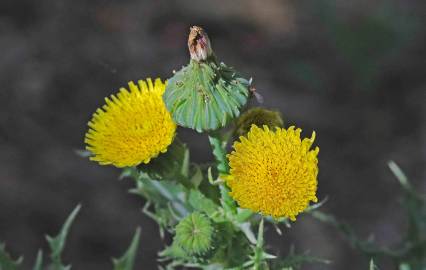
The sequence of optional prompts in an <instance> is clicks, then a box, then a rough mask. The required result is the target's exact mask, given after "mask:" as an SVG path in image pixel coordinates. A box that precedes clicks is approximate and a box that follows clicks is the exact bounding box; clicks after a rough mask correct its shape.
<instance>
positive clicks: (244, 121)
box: [235, 107, 284, 137]
mask: <svg viewBox="0 0 426 270" xmlns="http://www.w3.org/2000/svg"><path fill="white" fill-rule="evenodd" d="M253 124H254V125H256V126H258V127H262V126H264V125H266V126H268V127H269V128H271V129H273V128H275V127H283V125H284V122H283V119H282V117H281V113H280V112H278V111H271V110H267V109H264V108H259V107H256V108H252V109H250V110H248V111H247V112H245V113H243V114H242V115H241V116H240V117H239V118H238V120H237V125H236V129H235V135H236V136H237V137H240V136H244V135H246V134H247V133H248V132H249V130H250V128H251V126H252V125H253Z"/></svg>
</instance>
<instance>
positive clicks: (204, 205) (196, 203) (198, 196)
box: [188, 189, 218, 216]
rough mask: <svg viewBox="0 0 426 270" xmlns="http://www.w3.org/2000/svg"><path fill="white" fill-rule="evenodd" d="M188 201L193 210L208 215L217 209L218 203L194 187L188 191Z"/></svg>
mask: <svg viewBox="0 0 426 270" xmlns="http://www.w3.org/2000/svg"><path fill="white" fill-rule="evenodd" d="M188 202H189V204H190V205H191V206H192V207H193V208H194V209H195V210H198V211H200V212H205V213H206V214H207V215H209V216H211V215H213V214H214V213H215V212H217V211H218V205H216V204H215V203H214V202H213V201H212V200H210V199H208V198H206V196H204V194H203V193H201V192H200V191H198V190H196V189H191V191H190V192H189V197H188Z"/></svg>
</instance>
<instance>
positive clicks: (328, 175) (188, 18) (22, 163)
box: [0, 0, 426, 270]
mask: <svg viewBox="0 0 426 270" xmlns="http://www.w3.org/2000/svg"><path fill="white" fill-rule="evenodd" d="M425 10H426V6H425V3H424V1H422V0H412V1H404V0H391V1H379V0H374V1H372V0H368V1H367V0H360V1H355V0H351V1H327V0H318V1H278V0H264V1H260V0H234V1H225V0H223V1H206V0H201V1H200V0H199V1H189V0H187V1H176V0H175V1H170V0H161V1H160V0H158V1H142V0H126V1H124V0H123V1H113V0H91V1H71V0H68V1H66V0H50V1H49V0H37V1H36V0H32V1H31V0H2V1H1V3H0V52H1V54H0V84H1V86H2V89H1V90H0V101H1V106H0V242H6V243H7V247H8V249H9V251H11V253H12V254H13V255H15V256H16V255H18V254H23V255H24V257H25V261H24V266H25V267H24V269H29V268H30V265H31V264H32V263H33V261H34V258H35V254H36V252H37V249H38V247H42V248H44V249H45V250H46V251H47V245H46V243H45V239H44V234H46V233H49V234H54V233H56V232H57V231H58V230H59V227H60V226H61V224H62V223H63V221H64V220H65V218H66V216H67V215H68V214H69V212H70V211H71V210H72V209H73V208H74V206H75V205H76V204H78V203H82V205H83V209H82V211H81V213H80V215H79V216H78V218H77V220H76V222H75V224H74V226H73V228H72V232H71V235H70V237H69V239H68V243H67V247H66V250H65V254H64V255H65V261H66V262H70V263H72V265H73V269H110V268H111V263H110V257H112V256H118V255H120V254H121V253H122V252H123V251H124V250H125V248H127V245H128V243H129V241H130V238H131V236H132V235H133V233H134V230H135V228H136V227H137V226H141V227H142V245H141V248H140V250H139V251H140V252H139V254H138V259H137V267H138V268H137V269H156V266H155V265H156V253H157V251H158V250H159V249H161V248H162V247H163V245H162V243H161V242H160V241H159V234H158V231H157V227H156V224H155V223H154V222H153V221H152V220H150V219H149V218H148V217H146V216H144V215H142V213H141V211H140V210H141V207H142V205H143V201H141V200H140V199H139V198H137V197H135V196H134V195H130V194H128V193H127V189H128V188H129V187H131V186H132V183H131V182H130V181H129V180H125V181H118V180H117V178H118V175H119V173H120V172H119V170H118V169H115V168H112V167H101V166H98V165H97V164H95V163H93V162H89V161H88V160H86V159H83V158H80V157H79V156H77V155H76V154H75V153H74V150H75V149H81V148H83V147H84V145H83V136H84V133H85V131H86V123H87V121H88V120H89V119H90V117H91V114H92V113H93V112H94V111H95V109H96V108H97V107H98V106H100V105H102V103H103V97H105V96H107V95H110V94H112V93H114V92H115V91H116V90H117V89H118V88H119V87H120V86H123V85H125V84H126V83H127V82H128V81H129V80H137V79H140V78H145V77H147V76H152V77H157V76H160V77H162V78H168V77H170V76H171V71H172V70H173V69H179V68H180V67H181V66H182V65H184V64H186V63H187V62H188V53H187V49H186V38H187V33H188V29H189V26H191V25H194V24H197V25H201V26H203V27H205V29H206V30H207V32H208V33H209V35H210V37H211V39H212V44H213V48H214V50H215V52H216V54H217V55H218V57H219V59H220V60H223V61H224V62H226V63H227V64H228V65H232V66H234V67H236V68H237V69H238V70H240V71H241V72H242V73H243V74H246V75H247V77H250V76H253V78H254V82H255V85H256V88H257V89H258V91H259V92H260V93H261V94H262V95H263V96H264V99H265V102H264V106H266V107H271V108H275V109H279V110H280V111H282V113H283V115H284V117H285V121H286V123H287V124H296V125H297V126H300V127H302V128H303V129H304V131H305V135H310V133H311V131H312V130H316V132H317V138H318V139H317V144H318V145H319V146H320V148H321V151H320V175H319V197H320V198H324V197H325V196H329V201H328V203H327V204H326V205H325V207H324V208H323V210H324V211H327V212H330V213H333V214H335V215H337V216H338V217H340V218H341V219H342V220H343V221H346V222H348V223H350V224H352V225H353V226H354V228H355V230H356V231H357V233H358V234H359V235H360V236H362V237H363V238H367V237H368V236H369V235H371V234H373V235H374V236H375V238H376V240H377V242H378V243H380V244H383V245H392V244H394V243H397V242H398V240H399V239H400V238H401V237H402V231H403V230H404V228H405V227H406V222H405V217H404V213H403V211H402V209H401V208H399V205H398V197H399V195H400V189H399V186H398V184H397V182H396V181H395V179H394V178H393V176H392V175H391V173H390V172H389V170H388V168H387V165H386V163H387V161H388V160H390V159H393V160H395V161H396V162H397V163H398V164H400V166H401V167H402V168H403V169H404V170H405V172H406V174H407V175H408V176H409V178H410V179H411V180H412V182H413V184H414V185H415V186H416V187H417V188H418V189H419V190H422V191H423V192H426V182H425V179H426V174H425V173H426V169H425V164H426V163H425V162H426V106H425V102H426V70H425V64H426V62H425V59H426V28H425V19H426V18H425V17H426V15H425ZM180 135H181V137H183V138H184V140H186V141H187V142H189V144H190V147H191V149H192V157H193V158H194V160H196V161H208V160H212V156H211V155H210V152H209V150H207V147H208V144H207V139H206V137H205V136H202V135H198V134H195V133H193V132H191V131H187V130H180ZM268 237H269V240H270V241H269V243H270V244H271V248H272V249H273V250H275V251H276V252H280V253H281V254H286V252H287V251H288V249H289V246H290V245H291V244H295V246H296V249H297V250H298V251H304V250H310V252H311V254H313V255H317V256H322V257H325V258H328V259H330V260H332V261H333V263H332V264H331V265H327V266H321V265H320V266H318V265H306V266H305V267H304V268H303V269H347V270H355V269H367V265H368V258H364V257H363V256H362V255H360V254H359V253H358V252H356V251H353V250H351V249H350V248H349V247H348V245H347V243H346V242H345V241H343V240H342V238H341V237H340V235H339V234H338V233H336V232H335V231H334V230H332V229H331V228H330V227H328V226H326V225H323V224H320V223H319V222H317V221H316V220H313V219H312V218H310V217H309V216H301V217H300V218H298V220H297V222H296V223H294V226H293V228H292V229H291V230H286V231H285V233H284V235H283V236H282V237H277V235H276V234H275V232H274V231H273V230H271V229H270V230H269V231H268ZM379 266H381V267H382V269H392V268H390V262H389V261H386V260H384V261H379Z"/></svg>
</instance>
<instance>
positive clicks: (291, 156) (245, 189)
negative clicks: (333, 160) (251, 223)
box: [226, 125, 319, 220]
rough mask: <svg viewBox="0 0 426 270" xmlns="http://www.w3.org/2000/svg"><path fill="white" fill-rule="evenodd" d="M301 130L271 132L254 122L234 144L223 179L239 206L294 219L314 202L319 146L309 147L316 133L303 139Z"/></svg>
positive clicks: (275, 216) (280, 129) (292, 128)
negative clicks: (226, 172) (228, 172)
mask: <svg viewBox="0 0 426 270" xmlns="http://www.w3.org/2000/svg"><path fill="white" fill-rule="evenodd" d="M300 133H301V129H299V128H298V129H295V128H294V127H290V128H288V129H284V128H277V129H276V131H271V130H270V129H269V128H268V127H267V126H263V128H259V127H257V126H255V125H253V126H252V128H251V129H250V132H249V133H248V134H247V136H246V137H240V140H241V141H240V142H235V143H234V145H233V147H234V151H233V152H232V153H231V154H229V155H228V159H229V165H230V167H231V170H230V175H229V176H228V177H227V178H226V182H227V184H228V186H229V187H230V188H231V193H230V194H231V196H232V197H233V198H234V199H235V200H236V201H237V202H238V203H239V205H240V206H241V207H243V208H249V209H251V210H253V211H256V212H261V213H262V214H264V215H271V216H272V217H274V218H279V217H288V218H290V219H291V220H295V219H296V215H298V214H299V213H300V212H302V211H303V210H305V209H306V207H307V206H308V205H309V202H310V201H313V202H316V201H317V197H316V195H315V193H316V190H317V175H318V159H317V155H318V152H319V148H318V147H316V148H315V149H314V150H310V147H311V146H312V143H313V142H314V139H315V132H314V133H313V134H312V137H311V138H310V139H308V138H305V139H303V140H301V139H300Z"/></svg>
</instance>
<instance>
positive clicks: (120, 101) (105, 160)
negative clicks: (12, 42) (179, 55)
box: [84, 79, 176, 167]
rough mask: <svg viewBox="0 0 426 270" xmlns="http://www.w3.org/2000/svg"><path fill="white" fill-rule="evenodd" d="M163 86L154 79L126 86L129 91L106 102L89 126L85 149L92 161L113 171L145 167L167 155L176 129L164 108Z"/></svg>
mask: <svg viewBox="0 0 426 270" xmlns="http://www.w3.org/2000/svg"><path fill="white" fill-rule="evenodd" d="M165 88H166V83H163V82H162V81H161V80H160V79H156V80H155V82H154V83H153V82H152V81H151V79H147V80H146V81H142V80H140V81H139V82H138V85H136V84H134V83H133V82H129V90H130V91H129V90H127V89H125V88H121V89H120V91H119V92H118V93H117V94H116V95H111V97H110V98H105V103H106V104H105V105H104V106H102V109H100V108H99V109H97V110H96V112H95V113H94V114H93V118H92V120H90V122H89V123H88V126H89V130H88V131H87V133H86V136H85V140H84V141H85V143H86V144H87V146H86V149H87V150H89V151H90V152H92V154H93V156H92V157H91V160H93V161H97V162H99V163H100V164H101V165H106V164H112V165H114V166H116V167H130V166H136V165H138V164H140V163H142V162H144V163H148V162H149V161H150V160H151V159H152V158H154V157H156V156H158V154H159V153H164V152H166V151H167V147H168V146H169V145H170V144H171V143H172V141H173V138H174V136H175V131H176V125H175V123H174V122H173V120H172V118H171V115H170V113H169V112H168V111H167V109H166V106H165V105H164V102H163V99H162V95H163V93H164V90H165Z"/></svg>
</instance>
